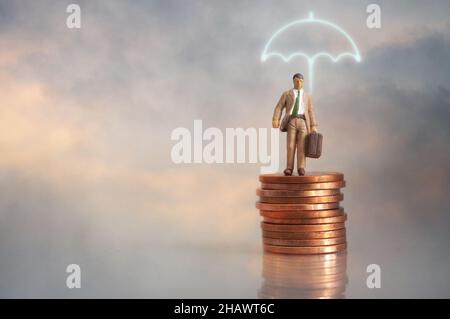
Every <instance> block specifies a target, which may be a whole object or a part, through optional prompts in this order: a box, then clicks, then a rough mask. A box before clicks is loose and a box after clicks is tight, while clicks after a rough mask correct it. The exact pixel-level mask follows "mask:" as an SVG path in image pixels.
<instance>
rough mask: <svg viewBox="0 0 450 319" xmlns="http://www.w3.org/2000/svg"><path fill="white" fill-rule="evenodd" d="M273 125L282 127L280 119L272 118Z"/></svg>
mask: <svg viewBox="0 0 450 319" xmlns="http://www.w3.org/2000/svg"><path fill="white" fill-rule="evenodd" d="M272 127H273V128H279V127H280V121H279V120H272Z"/></svg>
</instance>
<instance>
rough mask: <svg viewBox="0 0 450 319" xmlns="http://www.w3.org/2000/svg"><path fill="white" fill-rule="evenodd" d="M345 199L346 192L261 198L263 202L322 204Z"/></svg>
mask: <svg viewBox="0 0 450 319" xmlns="http://www.w3.org/2000/svg"><path fill="white" fill-rule="evenodd" d="M343 199H344V194H342V193H340V194H338V195H332V196H316V197H263V196H261V197H260V198H259V201H260V202H261V203H272V204H284V203H286V204H322V203H335V202H340V201H342V200H343Z"/></svg>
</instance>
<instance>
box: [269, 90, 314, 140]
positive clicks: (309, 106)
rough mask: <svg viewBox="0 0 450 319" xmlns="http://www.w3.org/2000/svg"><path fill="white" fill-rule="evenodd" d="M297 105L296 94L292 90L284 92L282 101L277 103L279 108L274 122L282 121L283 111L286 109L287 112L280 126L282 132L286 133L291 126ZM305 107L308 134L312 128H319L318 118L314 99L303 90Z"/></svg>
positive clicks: (274, 115)
mask: <svg viewBox="0 0 450 319" xmlns="http://www.w3.org/2000/svg"><path fill="white" fill-rule="evenodd" d="M294 103H295V95H294V92H293V91H292V89H291V90H288V91H286V92H284V93H283V94H282V95H281V97H280V100H279V101H278V103H277V106H276V107H275V111H274V113H273V118H272V120H278V121H279V120H280V119H281V113H282V112H283V109H284V108H286V112H285V113H284V117H283V120H282V121H281V124H280V130H281V131H282V132H286V131H287V128H288V125H289V119H290V115H291V112H292V109H293V108H294ZM303 105H304V107H305V118H306V128H307V130H308V133H309V132H311V128H313V127H314V126H317V122H316V117H315V115H314V107H313V103H312V97H311V95H310V94H309V93H307V92H306V91H305V90H304V89H303Z"/></svg>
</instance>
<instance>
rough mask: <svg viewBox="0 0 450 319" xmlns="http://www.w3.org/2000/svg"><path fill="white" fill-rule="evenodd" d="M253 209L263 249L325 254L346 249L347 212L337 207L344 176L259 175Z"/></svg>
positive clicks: (333, 173) (322, 173)
mask: <svg viewBox="0 0 450 319" xmlns="http://www.w3.org/2000/svg"><path fill="white" fill-rule="evenodd" d="M259 180H260V182H261V188H258V189H257V190H256V194H257V195H258V196H259V201H258V202H257V203H256V208H258V209H259V210H260V215H261V216H262V217H263V221H262V222H261V228H262V238H263V246H264V251H267V252H272V253H284V254H326V253H335V252H338V251H342V250H345V249H346V236H345V221H346V220H347V214H345V212H344V209H343V208H342V207H341V206H340V202H341V201H342V200H343V199H344V195H343V194H342V193H341V191H340V190H341V188H342V187H344V186H345V181H344V175H343V174H342V173H335V172H309V173H307V174H305V175H303V176H283V175H273V174H270V175H269V174H266V175H260V176H259Z"/></svg>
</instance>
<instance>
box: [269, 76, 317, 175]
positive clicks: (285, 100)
mask: <svg viewBox="0 0 450 319" xmlns="http://www.w3.org/2000/svg"><path fill="white" fill-rule="evenodd" d="M292 80H293V82H294V88H293V89H291V90H288V91H286V92H284V93H283V94H282V95H281V98H280V100H279V101H278V104H277V106H276V107H275V111H274V113H273V118H272V127H273V128H278V127H279V128H280V130H281V131H282V132H287V144H286V146H287V167H286V169H285V170H284V175H286V176H291V175H292V172H293V170H294V156H295V149H297V170H298V175H305V164H306V163H305V162H306V157H305V141H306V136H307V135H308V134H309V133H310V132H317V123H316V117H315V115H314V109H313V103H312V97H311V95H310V94H308V93H307V92H305V90H304V89H303V80H304V78H303V75H302V74H300V73H296V74H294V76H293V78H292ZM284 108H286V112H285V114H284V117H283V120H282V121H281V126H280V119H281V113H282V111H283V109H284Z"/></svg>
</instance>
